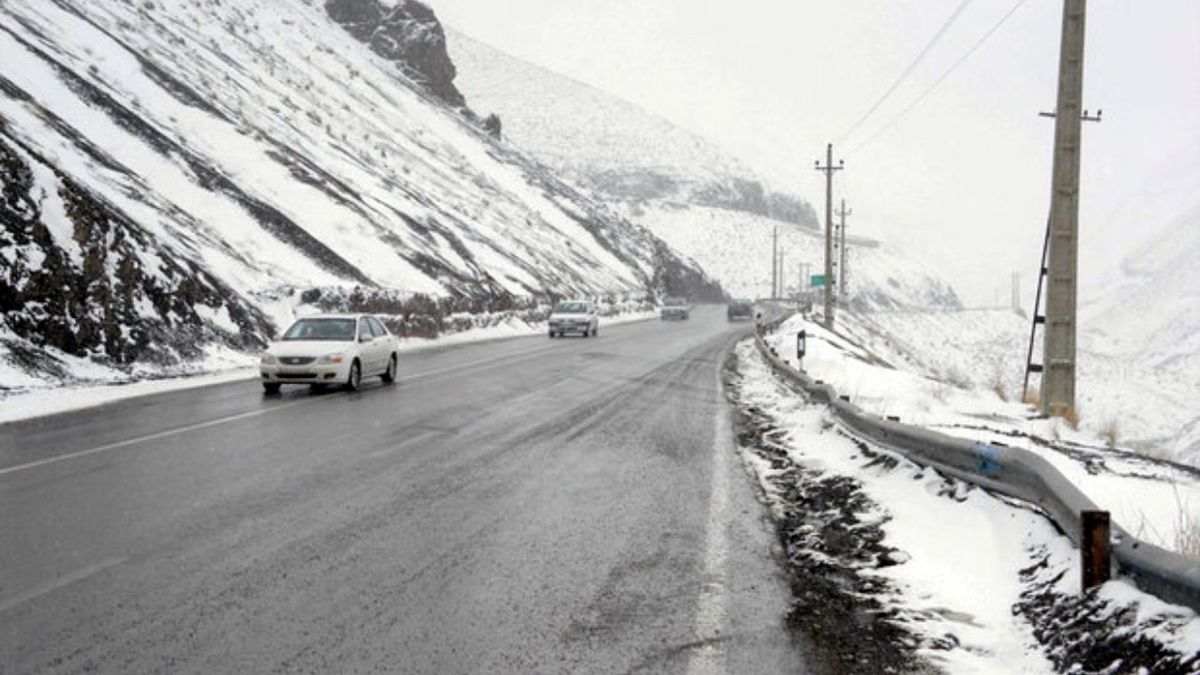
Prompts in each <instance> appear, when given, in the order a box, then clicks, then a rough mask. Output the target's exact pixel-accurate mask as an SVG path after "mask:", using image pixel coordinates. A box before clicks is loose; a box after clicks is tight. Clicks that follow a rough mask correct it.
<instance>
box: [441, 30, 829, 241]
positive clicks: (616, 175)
mask: <svg viewBox="0 0 1200 675" xmlns="http://www.w3.org/2000/svg"><path fill="white" fill-rule="evenodd" d="M447 45H448V47H449V51H450V56H451V58H452V59H453V60H454V62H455V64H456V65H457V67H458V73H459V75H458V79H457V84H458V86H459V88H460V89H461V90H462V91H463V93H465V94H466V96H467V99H468V100H469V101H470V105H471V106H472V107H473V108H474V109H475V110H476V112H478V113H479V114H484V113H486V112H496V113H498V114H499V116H500V119H501V121H502V123H503V133H504V135H505V136H506V137H507V138H509V139H511V140H512V141H513V142H514V143H515V144H517V145H518V146H520V147H521V148H523V149H525V150H527V151H529V152H530V153H532V154H533V155H534V156H535V157H537V158H538V159H540V160H541V161H543V162H545V163H547V164H549V165H550V166H552V167H554V168H555V169H557V170H558V172H559V173H560V175H563V176H564V177H566V178H568V179H570V180H572V181H573V182H575V183H576V184H577V185H580V186H582V187H584V188H586V189H589V190H591V191H593V192H594V193H596V194H598V195H600V196H602V197H603V198H605V199H609V200H616V201H622V202H643V201H648V200H652V201H665V202H677V203H686V204H694V205H698V206H712V207H719V208H725V209H730V210H735V211H744V212H747V213H753V214H756V215H760V216H767V217H771V218H774V219H777V220H781V221H786V222H790V223H793V224H797V225H801V226H805V227H815V226H816V224H817V216H816V212H815V211H814V210H813V207H812V206H811V205H810V204H809V203H808V202H806V201H805V200H803V199H802V198H800V197H798V196H795V195H788V194H783V193H781V192H777V191H773V190H772V189H771V188H770V186H769V185H767V184H766V183H765V182H764V181H763V179H762V178H761V177H759V176H758V175H757V174H756V173H755V171H754V170H753V169H752V168H751V167H749V166H747V165H746V164H745V163H744V162H742V161H741V160H739V159H737V158H735V157H733V156H732V155H730V154H729V153H727V152H725V151H723V150H721V149H720V148H718V147H717V146H715V145H714V144H712V143H710V142H708V141H706V140H705V139H703V138H701V137H699V136H697V135H695V134H692V133H690V132H688V131H685V130H683V129H681V128H679V127H678V126H676V125H674V124H672V123H670V122H668V121H667V120H664V119H662V118H661V117H658V116H656V115H654V114H652V113H649V112H647V111H645V110H643V109H641V108H639V107H638V106H636V105H634V104H632V103H629V102H628V101H625V100H623V99H620V98H618V97H615V96H613V95H611V94H607V93H605V92H603V91H600V90H599V89H596V88H594V87H591V86H588V85H586V84H583V83H581V82H578V81H576V80H573V79H571V78H569V77H566V76H564V75H560V74H558V73H555V72H553V71H550V70H547V69H545V68H542V67H540V66H537V65H534V64H531V63H528V62H526V61H523V60H521V59H519V58H516V57H514V56H511V55H509V54H506V53H505V52H503V51H500V50H498V49H496V48H494V47H491V46H488V45H486V44H484V43H482V42H479V41H478V40H475V39H473V38H471V37H469V36H467V35H464V34H462V33H460V32H458V31H455V30H453V29H450V30H448V31H447Z"/></svg>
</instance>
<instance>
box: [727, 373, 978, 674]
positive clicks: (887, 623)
mask: <svg viewBox="0 0 1200 675" xmlns="http://www.w3.org/2000/svg"><path fill="white" fill-rule="evenodd" d="M724 382H725V389H726V393H727V395H728V396H729V398H730V401H731V402H732V403H733V406H734V411H735V412H734V423H735V433H736V434H737V438H738V442H739V443H740V445H741V447H742V448H743V449H744V451H746V452H748V453H751V454H752V455H753V456H754V457H756V458H757V459H758V460H760V461H761V462H762V463H765V464H766V465H768V466H769V470H767V471H760V479H761V480H762V482H763V484H764V487H765V488H766V490H767V492H768V493H769V495H770V498H771V501H772V504H773V507H774V508H773V510H772V517H773V519H774V521H775V525H776V532H777V535H778V537H779V542H780V544H781V546H782V548H783V551H784V556H785V561H784V562H785V564H786V567H787V572H788V574H789V577H790V584H791V589H792V605H791V608H790V609H789V611H788V616H787V625H788V627H789V628H790V629H791V630H792V631H794V632H795V633H797V634H798V635H799V636H800V637H801V638H802V639H804V640H805V641H806V642H807V643H809V644H811V645H812V649H813V654H812V655H811V656H812V657H813V660H814V661H815V663H813V664H812V665H813V666H815V667H817V668H818V669H819V670H821V671H825V672H830V673H901V672H932V671H935V670H936V669H935V668H933V667H932V665H931V664H929V663H927V662H926V661H924V660H923V659H921V658H919V657H918V656H917V654H916V650H917V648H918V647H925V648H930V647H933V648H937V647H938V645H936V644H934V645H931V644H929V643H928V642H927V641H925V640H923V639H922V638H920V637H918V636H916V635H914V634H912V633H910V632H909V631H907V630H905V629H904V628H903V627H902V626H901V625H899V624H898V623H896V622H895V621H894V619H895V618H896V616H897V615H896V610H894V609H890V608H888V607H887V606H885V602H883V600H884V598H886V597H887V596H890V595H893V594H894V593H895V590H894V589H892V588H891V587H890V586H889V584H888V583H887V582H886V581H883V580H880V579H877V578H870V577H867V576H863V575H860V574H859V573H858V571H859V570H862V569H872V568H881V567H888V566H891V565H895V564H898V563H899V562H902V561H904V560H905V559H906V558H907V556H906V555H905V554H904V553H903V552H900V551H897V550H896V549H893V548H891V547H889V546H887V545H886V544H885V543H884V541H883V540H884V533H883V530H882V528H881V525H882V523H883V522H885V519H881V518H880V517H879V514H880V512H881V510H880V509H879V507H878V505H876V504H875V503H874V502H872V501H871V500H870V499H869V498H868V497H867V496H866V495H865V494H864V493H863V491H862V486H861V485H860V484H859V483H858V482H857V481H855V480H853V479H852V478H848V477H846V476H839V475H827V474H822V473H821V472H819V471H815V470H812V469H808V468H805V467H802V466H799V465H797V464H796V463H795V462H793V461H792V460H791V458H790V457H789V456H788V452H787V449H786V448H785V446H784V445H783V444H782V442H781V441H780V440H779V439H780V438H781V436H782V431H781V430H780V429H778V428H777V427H776V426H775V425H774V421H773V420H772V419H771V418H770V417H769V416H768V415H767V414H765V413H764V412H763V411H761V410H759V409H758V408H756V407H754V406H752V405H747V404H744V403H743V402H742V401H741V399H740V395H739V383H740V375H739V374H738V371H737V357H736V355H731V356H730V358H729V360H728V361H727V362H726V366H725V372H724ZM860 449H863V450H866V449H865V448H860ZM866 452H867V454H866V455H865V456H866V457H868V459H869V461H872V462H884V463H886V462H887V461H888V460H891V461H893V462H894V461H895V460H894V459H892V458H890V457H887V458H885V457H883V456H881V455H878V453H870V451H869V450H866ZM954 646H955V644H954V643H953V641H950V642H948V643H947V644H946V645H944V646H943V647H944V648H953V647H954Z"/></svg>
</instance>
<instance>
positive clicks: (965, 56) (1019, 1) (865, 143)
mask: <svg viewBox="0 0 1200 675" xmlns="http://www.w3.org/2000/svg"><path fill="white" fill-rule="evenodd" d="M1024 4H1025V0H1017V4H1015V5H1013V6H1012V9H1010V10H1008V12H1007V13H1005V14H1004V16H1002V17H1000V20H999V21H997V22H996V24H995V25H993V26H992V27H991V28H989V29H988V32H986V33H984V34H983V37H981V38H979V41H977V42H976V43H975V44H974V45H972V46H971V48H970V49H968V50H967V53H965V54H963V55H962V56H961V57H960V58H959V59H958V60H957V61H955V62H954V65H952V66H950V67H949V68H948V69H946V72H944V73H942V75H941V77H939V78H938V79H937V80H935V81H934V83H933V84H932V85H930V86H929V88H928V89H926V90H925V91H923V92H921V95H920V96H918V97H917V98H916V99H915V100H914V101H913V102H912V103H910V104H908V106H907V107H906V108H904V110H901V111H900V112H899V113H898V114H897V115H896V116H895V117H893V118H892V119H890V120H888V121H887V123H886V124H884V125H883V126H882V127H880V128H879V129H878V130H876V131H875V133H874V134H871V136H870V137H868V138H867V140H865V141H863V142H862V143H859V144H858V145H857V146H855V147H854V149H853V150H851V151H850V153H849V154H851V155H853V154H854V153H856V152H858V151H859V150H862V149H863V148H865V147H867V146H868V145H870V144H871V143H873V142H874V141H875V139H877V138H879V137H880V136H882V135H883V134H884V132H886V131H888V130H889V129H891V128H892V127H893V126H895V125H896V123H897V122H899V121H900V120H901V119H903V118H904V116H905V115H907V114H908V113H909V112H911V111H912V109H913V108H916V107H917V106H918V105H920V104H921V101H924V100H925V99H926V97H928V96H929V95H930V94H931V93H933V90H934V89H937V88H938V85H940V84H941V83H942V82H943V81H944V80H945V79H946V78H947V77H950V74H951V73H953V72H954V71H955V70H957V69H958V67H959V66H961V65H962V64H963V62H964V61H966V60H967V59H968V58H970V57H971V55H972V54H974V53H975V52H976V51H977V50H978V49H979V48H980V47H982V46H983V43H984V42H987V39H988V38H990V37H991V36H992V34H993V33H995V32H996V31H998V30H1000V27H1001V26H1003V25H1004V23H1005V22H1006V21H1008V18H1009V17H1010V16H1012V15H1013V14H1016V12H1017V10H1018V9H1020V8H1021V5H1024Z"/></svg>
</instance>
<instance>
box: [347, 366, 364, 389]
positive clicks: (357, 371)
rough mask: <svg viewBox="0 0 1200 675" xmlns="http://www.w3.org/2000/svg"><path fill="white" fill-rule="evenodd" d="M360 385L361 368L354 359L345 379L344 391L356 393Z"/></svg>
mask: <svg viewBox="0 0 1200 675" xmlns="http://www.w3.org/2000/svg"><path fill="white" fill-rule="evenodd" d="M361 384H362V366H360V365H358V360H357V359H356V360H355V361H354V363H351V364H350V376H349V377H347V378H346V391H358V387H359V386H360V385H361Z"/></svg>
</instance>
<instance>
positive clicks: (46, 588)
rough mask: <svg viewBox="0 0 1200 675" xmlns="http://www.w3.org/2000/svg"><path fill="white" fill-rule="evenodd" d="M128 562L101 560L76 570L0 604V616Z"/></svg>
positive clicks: (123, 559)
mask: <svg viewBox="0 0 1200 675" xmlns="http://www.w3.org/2000/svg"><path fill="white" fill-rule="evenodd" d="M126 560H128V558H109V559H107V560H101V561H100V562H98V563H96V564H94V565H88V566H87V567H84V568H82V569H78V570H75V571H74V572H71V573H70V574H66V575H64V576H61V577H59V578H57V579H55V580H54V581H51V582H50V583H48V584H44V585H42V586H39V587H37V588H33V589H30V590H28V591H25V592H24V593H18V594H16V595H14V596H13V597H11V598H9V599H7V600H4V601H3V602H0V614H2V613H4V612H7V611H8V610H10V609H12V608H14V607H17V606H19V605H23V604H25V603H27V602H29V601H30V600H33V599H35V598H40V597H42V596H43V595H46V594H48V593H53V592H54V591H57V590H58V589H60V588H63V587H64V586H70V585H71V584H73V583H75V582H76V581H83V580H84V579H86V578H88V577H90V576H93V575H95V574H99V573H101V572H103V571H104V570H106V569H108V568H110V567H116V566H117V565H120V564H121V563H123V562H125V561H126Z"/></svg>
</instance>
